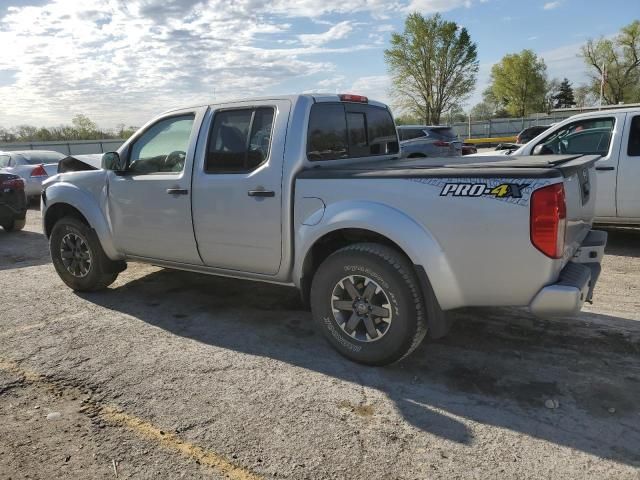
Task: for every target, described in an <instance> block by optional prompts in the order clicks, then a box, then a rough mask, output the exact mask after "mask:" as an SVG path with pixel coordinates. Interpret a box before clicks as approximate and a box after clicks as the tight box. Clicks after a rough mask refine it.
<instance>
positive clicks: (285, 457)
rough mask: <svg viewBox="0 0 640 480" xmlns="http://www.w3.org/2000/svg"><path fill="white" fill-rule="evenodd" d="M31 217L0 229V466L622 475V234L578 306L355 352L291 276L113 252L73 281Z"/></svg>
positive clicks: (310, 474)
mask: <svg viewBox="0 0 640 480" xmlns="http://www.w3.org/2000/svg"><path fill="white" fill-rule="evenodd" d="M39 217H40V214H39V212H38V211H36V210H31V211H30V212H29V215H28V225H27V228H26V229H25V231H23V232H20V233H14V234H6V233H4V232H1V231H0V327H1V328H0V418H1V421H0V478H12V479H18V478H32V479H33V478H43V479H50V478H78V479H80V478H82V479H84V478H116V477H117V478H201V477H202V478H225V477H229V478H237V479H256V478H295V479H303V478H310V479H324V478H335V479H354V480H355V479H367V480H374V479H426V478H429V479H432V478H443V479H455V478H465V479H467V478H477V479H486V478H496V477H501V478H518V479H522V478H580V479H585V478H594V479H604V478H611V479H640V406H639V404H638V399H639V398H640V322H638V320H640V295H638V292H639V291H640V290H639V288H640V232H637V231H633V230H626V231H612V232H611V233H610V242H609V247H608V255H607V256H606V258H605V262H604V271H603V274H602V277H601V280H600V283H599V284H598V287H597V290H596V298H595V302H596V303H595V304H594V305H593V306H587V307H586V308H585V311H584V312H583V313H582V314H581V315H580V317H579V318H574V319H564V320H555V321H540V320H536V319H534V318H533V317H531V316H530V315H529V314H527V313H526V312H523V311H520V310H516V309H481V310H478V309H474V310H471V309H468V310H462V311H458V312H456V313H455V314H453V316H454V317H455V319H456V323H455V325H454V327H453V330H452V332H451V334H450V336H449V337H447V338H446V339H443V340H438V341H429V342H426V343H425V344H424V345H423V346H422V347H420V348H419V349H418V351H417V352H416V353H415V354H414V355H412V356H411V357H410V358H409V359H407V360H405V361H404V362H402V363H401V364H398V365H395V366H392V367H387V368H367V367H362V366H359V365H356V364H353V363H350V362H348V361H346V360H344V359H343V358H341V357H340V356H338V355H337V354H336V353H334V351H333V350H331V348H330V347H329V346H328V345H327V344H326V343H325V342H324V341H323V339H322V338H321V337H320V335H319V334H318V333H316V332H315V331H314V329H313V328H312V325H311V319H310V315H309V313H308V312H306V311H304V310H303V309H302V308H301V306H300V304H299V301H298V298H297V292H295V291H294V290H291V289H287V288H280V287H275V286H271V285H266V284H256V283H251V282H241V281H235V280H229V279H220V278H214V277H208V276H203V275H197V274H192V273H183V272H174V271H169V270H164V269H160V268H157V267H152V266H147V265H141V264H130V265H129V268H128V269H127V270H126V271H125V272H124V273H123V274H121V275H120V277H119V278H118V280H117V282H116V283H115V284H114V285H113V286H112V287H111V288H110V289H109V290H108V291H105V292H101V293H95V294H76V293H74V292H72V291H70V290H69V289H67V288H66V287H64V285H63V284H62V282H61V281H60V280H59V279H58V277H57V275H56V273H55V272H54V269H53V267H52V266H51V264H50V263H49V259H48V252H47V244H46V241H45V239H44V237H43V236H42V235H41V234H40V231H41V229H40V223H39V222H40V218H39ZM549 407H553V408H549Z"/></svg>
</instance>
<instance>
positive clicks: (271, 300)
mask: <svg viewBox="0 0 640 480" xmlns="http://www.w3.org/2000/svg"><path fill="white" fill-rule="evenodd" d="M80 296H81V297H82V298H84V299H86V300H88V301H91V302H93V303H95V304H98V305H101V306H104V307H106V308H108V309H112V310H116V311H120V312H123V313H126V314H127V315H130V316H132V317H134V318H137V319H139V320H141V321H143V322H146V323H148V324H150V325H154V326H156V327H159V328H162V329H164V330H167V331H169V332H172V333H173V334H175V335H179V336H182V337H186V338H190V339H193V340H196V341H198V342H202V343H204V344H209V345H215V346H217V347H222V348H226V349H231V350H234V351H238V352H243V353H248V354H251V355H258V356H264V357H269V358H272V359H276V360H278V361H281V362H286V363H288V364H291V365H294V366H297V367H302V368H305V369H309V370H312V371H316V372H319V373H322V374H324V375H329V376H332V377H335V378H338V379H341V380H344V381H347V382H353V383H355V384H360V385H363V386H365V387H368V388H372V389H376V390H379V391H381V392H383V393H384V394H385V395H386V396H387V397H388V398H390V399H391V400H392V401H393V402H394V403H395V405H396V407H397V410H398V412H400V414H401V415H402V416H403V418H404V419H405V420H406V421H407V422H409V423H410V424H412V425H414V426H415V427H417V428H419V429H421V430H423V431H425V432H428V433H430V434H433V435H437V436H439V437H442V438H445V439H448V440H450V441H454V442H458V443H462V444H473V442H474V436H473V432H472V431H471V430H470V429H469V428H468V427H467V425H466V424H465V422H463V421H462V419H465V421H471V422H472V423H475V422H477V423H481V424H486V425H493V426H497V427H500V428H504V429H509V430H512V431H516V432H520V433H522V434H526V435H528V436H531V437H535V438H539V439H543V440H546V441H549V442H553V443H555V444H557V445H563V446H567V447H570V448H573V449H576V450H580V451H583V452H587V453H590V454H593V455H596V456H598V457H601V458H609V459H613V460H615V461H618V462H623V463H626V464H629V465H636V466H640V451H638V449H637V445H640V404H638V401H637V399H638V398H640V322H635V321H632V320H626V319H622V318H617V317H610V316H606V315H597V314H588V313H585V314H583V315H582V316H581V318H580V319H577V320H576V319H566V320H556V321H553V322H551V321H541V320H537V319H535V318H533V317H532V316H530V315H529V314H528V313H526V312H524V311H520V310H517V309H474V310H471V309H467V310H461V311H458V312H455V313H454V314H452V315H453V316H454V317H455V320H456V323H455V324H454V327H453V329H452V332H451V333H450V335H449V336H448V337H447V338H446V339H443V340H440V341H427V342H425V344H423V345H422V346H421V347H420V348H419V349H418V350H417V351H416V352H415V353H414V354H413V355H412V356H410V357H409V358H407V359H406V360H405V361H403V362H401V363H399V364H396V365H393V366H389V367H385V368H371V367H364V366H361V365H357V364H355V363H352V362H350V361H348V360H345V359H344V358H342V357H341V356H339V355H338V354H337V353H336V352H334V351H333V350H332V349H331V348H330V347H329V346H328V344H327V343H326V342H325V341H323V339H322V338H321V335H320V334H319V333H318V332H317V331H316V330H315V328H314V327H313V325H312V321H311V316H310V314H309V313H308V312H307V311H304V310H303V309H302V307H301V304H300V301H299V299H298V293H297V291H295V290H293V289H290V288H285V287H278V286H274V285H268V284H262V283H254V282H248V281H239V280H233V279H225V278H217V277H210V276H206V275H199V274H194V273H188V272H177V271H171V270H160V271H157V272H154V273H151V274H149V275H147V276H145V277H141V278H138V279H136V280H134V281H132V282H129V283H127V284H124V285H122V286H119V287H117V288H114V289H110V290H108V291H105V292H99V293H93V294H80ZM229 313H235V314H233V315H230V314H229ZM237 313H240V315H238V314H237ZM248 332H249V333H248ZM550 399H551V400H558V401H559V404H560V408H558V409H549V408H546V407H545V400H550ZM613 409H615V410H613ZM614 411H615V413H612V412H614ZM467 423H468V422H467Z"/></svg>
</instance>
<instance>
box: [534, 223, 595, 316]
mask: <svg viewBox="0 0 640 480" xmlns="http://www.w3.org/2000/svg"><path fill="white" fill-rule="evenodd" d="M606 244H607V232H603V231H600V230H591V232H589V235H587V237H586V238H585V239H584V241H583V242H582V245H581V246H580V248H579V249H578V250H577V252H576V253H575V255H574V256H573V258H572V259H571V261H570V262H569V263H567V265H566V266H565V267H564V268H563V269H562V272H560V276H559V278H558V281H557V282H556V283H554V284H551V285H547V286H546V287H544V288H542V289H541V290H540V291H539V292H538V293H537V295H536V296H535V297H534V298H533V300H532V301H531V303H530V304H529V309H530V310H531V312H532V313H533V314H534V315H537V316H540V317H554V316H569V315H575V314H577V313H578V312H579V311H580V309H581V308H582V305H583V304H584V302H591V298H592V296H593V289H594V288H595V286H596V282H597V281H598V276H599V275H600V270H601V267H600V263H601V262H602V257H603V255H604V247H605V245H606Z"/></svg>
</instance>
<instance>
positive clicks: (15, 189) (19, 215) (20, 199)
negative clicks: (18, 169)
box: [0, 173, 27, 232]
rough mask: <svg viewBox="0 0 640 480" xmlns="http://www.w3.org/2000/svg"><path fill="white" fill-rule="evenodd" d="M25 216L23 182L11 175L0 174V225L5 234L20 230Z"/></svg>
mask: <svg viewBox="0 0 640 480" xmlns="http://www.w3.org/2000/svg"><path fill="white" fill-rule="evenodd" d="M26 215H27V196H26V195H25V193H24V181H23V180H22V179H21V178H20V177H19V176H17V175H13V174H11V173H0V225H1V226H2V228H4V229H5V230H6V231H7V232H11V231H13V230H22V229H23V228H24V224H25V218H26Z"/></svg>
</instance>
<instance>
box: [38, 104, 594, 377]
mask: <svg viewBox="0 0 640 480" xmlns="http://www.w3.org/2000/svg"><path fill="white" fill-rule="evenodd" d="M398 154H399V146H398V137H397V133H396V128H395V125H394V122H393V118H392V116H391V113H390V111H389V109H388V108H387V107H386V106H385V105H384V104H381V103H378V102H375V101H370V100H368V99H367V98H366V97H362V96H358V95H317V94H307V95H296V96H282V97H273V98H266V99H252V100H244V101H236V102H228V103H219V104H215V105H204V106H199V107H192V108H184V109H178V110H172V111H169V112H166V113H164V114H162V115H160V116H158V117H157V118H155V119H153V120H152V121H150V122H149V123H148V124H146V125H145V126H144V127H142V128H141V129H140V130H139V131H138V132H137V133H136V134H135V135H134V136H133V137H131V138H130V139H129V140H128V141H127V142H126V143H125V144H124V145H122V147H121V148H120V149H119V150H118V151H117V152H110V153H106V154H105V155H104V156H103V158H102V168H100V169H95V168H93V167H91V166H89V165H85V166H84V167H82V168H78V170H83V171H65V172H63V173H60V174H58V175H56V176H55V177H52V178H51V179H49V180H48V181H46V182H45V184H44V191H43V193H42V204H41V206H42V218H43V224H44V232H45V234H46V236H47V237H48V239H49V243H50V250H51V256H52V260H53V264H54V266H55V268H56V270H57V272H58V274H59V275H60V277H61V279H62V280H63V281H64V283H66V284H67V285H68V286H69V287H71V288H73V289H75V290H80V291H87V290H96V289H101V288H105V287H107V286H108V285H110V284H111V283H112V282H113V281H114V280H115V278H116V277H117V275H118V273H119V272H120V271H122V270H123V269H124V268H126V262H128V261H139V262H146V263H151V264H155V265H159V266H163V267H168V268H173V269H181V270H189V271H193V272H202V273H208V274H214V275H222V276H228V277H236V278H244V279H251V280H258V281H264V282H271V283H277V284H282V285H289V286H294V287H297V288H298V289H299V290H300V291H301V294H302V296H303V299H304V300H305V301H306V302H308V304H309V305H310V307H311V310H312V316H313V319H314V321H315V323H316V324H317V325H318V327H319V328H320V330H321V331H322V332H323V333H324V335H325V336H326V338H327V339H328V341H329V342H330V343H331V344H332V345H333V347H335V348H336V349H337V350H338V351H339V352H340V353H342V354H343V355H345V356H346V357H348V358H350V359H352V360H355V361H358V362H361V363H365V364H371V365H384V364H388V363H391V362H394V361H397V360H399V359H401V358H403V357H404V356H406V355H408V354H409V353H410V352H411V351H413V350H414V349H415V348H416V347H417V346H418V344H420V342H421V341H422V339H423V338H424V336H425V334H426V333H427V332H430V334H431V335H432V336H434V337H438V336H442V335H443V334H445V333H446V331H447V326H448V321H447V317H446V315H445V313H444V312H446V311H449V310H452V309H456V308H460V307H468V306H507V305H508V306H522V307H528V308H529V309H530V310H531V311H533V312H534V313H535V314H537V315H542V316H550V315H571V314H575V313H577V312H578V311H579V310H580V308H581V306H582V304H583V302H585V301H588V300H591V297H592V293H593V288H594V286H595V283H596V280H597V277H598V273H599V270H600V262H601V260H602V255H603V251H604V246H605V243H606V234H605V233H603V232H598V231H595V230H592V228H591V222H592V219H593V211H594V205H595V197H596V195H595V193H596V182H595V175H594V174H593V166H594V164H595V162H596V160H597V158H598V157H597V156H579V155H559V156H558V155H556V156H548V157H543V158H532V157H529V158H521V157H511V158H504V157H501V158H498V159H488V161H486V162H478V163H469V164H449V163H448V161H449V159H441V160H438V159H433V158H430V159H400V158H399V157H398ZM73 163H74V162H71V161H69V162H67V161H65V162H64V165H67V167H64V165H63V164H61V166H62V167H64V168H63V169H62V170H64V169H65V168H69V169H71V170H73V168H72V167H69V165H72V164H73ZM75 163H82V162H75ZM113 294H114V295H117V290H116V291H114V292H113ZM212 295H215V292H212Z"/></svg>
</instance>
